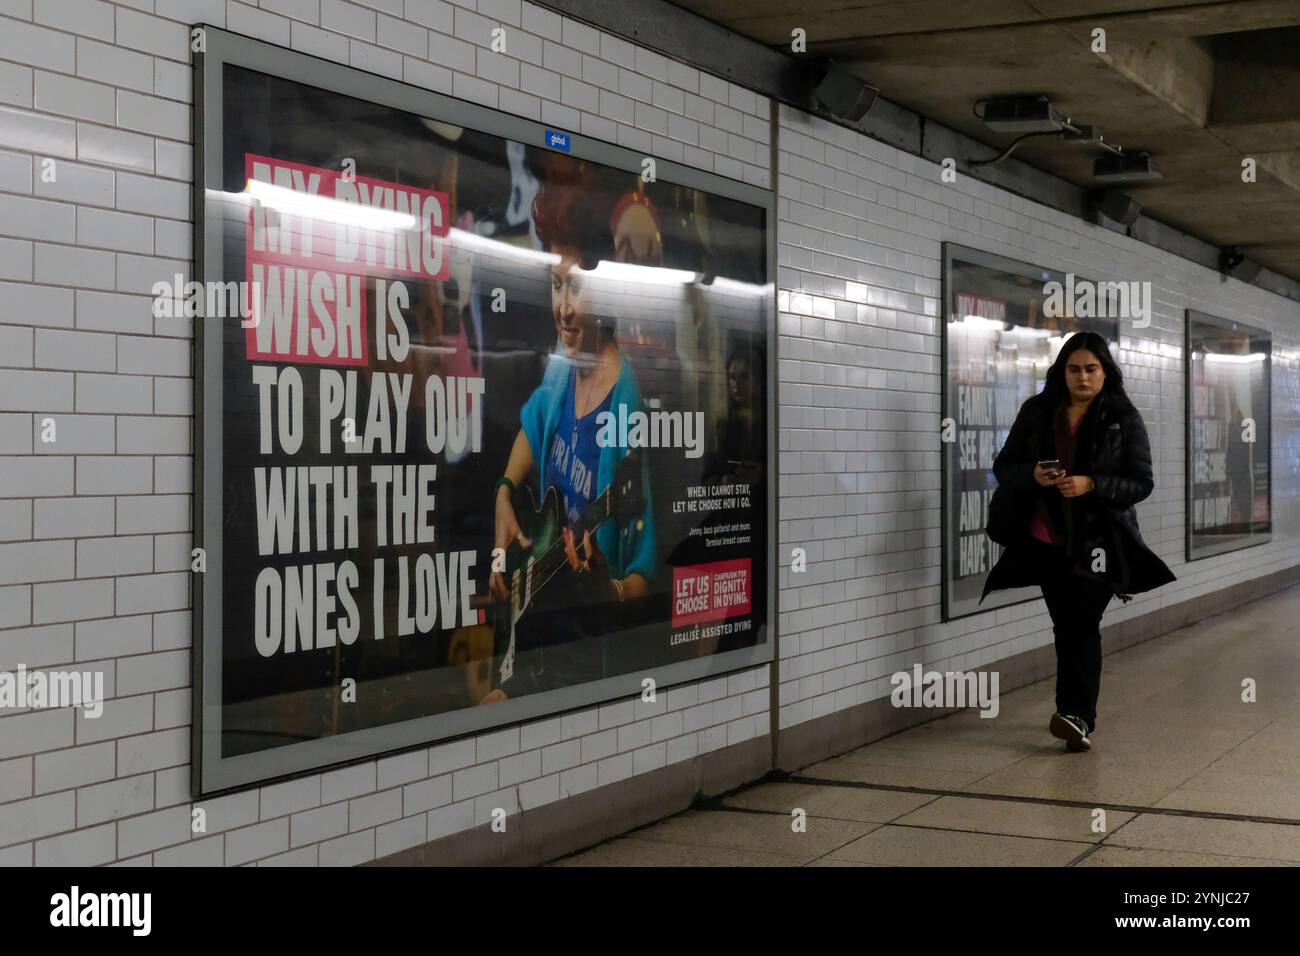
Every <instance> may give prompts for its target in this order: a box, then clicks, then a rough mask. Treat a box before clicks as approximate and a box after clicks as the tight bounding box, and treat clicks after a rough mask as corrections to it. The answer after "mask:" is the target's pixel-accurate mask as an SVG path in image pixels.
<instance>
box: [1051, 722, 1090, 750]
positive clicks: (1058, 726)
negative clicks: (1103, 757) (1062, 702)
mask: <svg viewBox="0 0 1300 956" xmlns="http://www.w3.org/2000/svg"><path fill="white" fill-rule="evenodd" d="M1047 729H1048V730H1049V731H1050V732H1051V734H1052V736H1053V737H1056V738H1058V739H1060V740H1064V741H1065V749H1067V750H1072V751H1075V752H1076V753H1077V752H1079V751H1083V750H1089V749H1091V748H1092V742H1091V741H1089V740H1088V722H1087V721H1086V720H1084V719H1083V718H1082V717H1071V716H1069V715H1066V714H1059V713H1057V714H1053V715H1052V720H1051V722H1050V723H1049V724H1048V725H1047Z"/></svg>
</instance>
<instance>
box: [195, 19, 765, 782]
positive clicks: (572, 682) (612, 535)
mask: <svg viewBox="0 0 1300 956" xmlns="http://www.w3.org/2000/svg"><path fill="white" fill-rule="evenodd" d="M239 51H244V52H242V53H241V52H239ZM217 52H223V53H224V54H225V55H227V56H233V57H235V58H236V59H238V60H240V62H238V63H236V62H232V61H231V60H230V59H227V60H226V61H225V62H224V63H223V65H222V66H221V68H220V69H216V68H215V67H214V68H213V69H212V71H211V72H210V73H208V74H206V79H205V82H206V84H207V88H206V92H205V109H204V126H203V131H204V134H205V152H204V156H205V185H206V189H205V218H204V223H203V227H202V237H203V240H204V243H205V246H204V250H203V256H204V258H203V262H204V265H205V269H204V273H203V275H204V278H205V279H206V280H207V283H208V284H209V285H211V284H212V283H214V282H215V283H217V284H219V285H221V286H223V287H229V288H232V289H233V288H238V289H239V290H240V292H239V294H238V296H237V297H236V298H237V300H238V303H237V304H238V305H239V306H240V309H239V310H238V311H239V314H237V315H234V316H232V317H228V318H224V319H222V318H217V317H212V316H208V317H207V318H205V319H204V325H203V363H202V364H203V374H202V375H201V377H200V384H199V389H200V391H199V403H200V405H201V406H202V407H203V409H204V420H203V434H202V440H203V448H202V454H201V456H200V459H201V464H200V468H199V471H198V473H197V475H196V480H197V482H198V488H199V489H200V494H199V500H200V506H201V507H202V509H203V522H202V525H203V527H202V532H201V537H200V541H199V542H198V543H199V544H200V545H201V546H202V547H203V548H204V549H205V550H206V553H207V569H206V572H205V574H204V576H203V578H202V579H201V580H202V591H203V593H202V614H201V615H196V618H198V620H197V621H196V626H200V627H201V634H202V638H203V641H202V646H203V662H202V679H201V691H202V695H203V700H204V703H203V707H202V709H201V712H200V715H199V721H198V723H199V724H201V727H200V728H199V729H198V731H197V733H198V737H197V738H196V739H197V743H198V746H199V747H200V748H201V751H202V755H203V756H202V763H203V766H202V769H201V773H202V780H201V781H200V782H199V786H198V789H200V790H204V791H206V790H210V789H212V788H214V787H222V786H229V785H236V784H240V783H246V782H251V781H256V780H261V779H266V778H270V777H276V776H281V775H283V774H285V773H290V772H294V771H296V770H302V769H308V768H313V767H319V766H325V765H328V764H330V763H337V762H339V761H342V760H351V759H356V758H357V757H359V756H365V755H368V754H377V753H382V752H385V751H389V750H394V749H398V748H401V747H406V746H413V745H417V744H420V743H424V742H430V741H434V740H437V739H442V738H446V737H449V736H453V735H459V734H464V733H468V732H472V731H474V730H477V729H482V728H486V727H490V726H496V725H500V724H505V723H518V722H520V721H521V720H526V719H529V718H534V717H537V716H540V715H545V714H549V713H554V712H557V711H560V710H567V709H572V708H574V707H578V706H583V705H586V704H590V703H593V702H598V701H602V700H609V699H612V698H614V697H631V696H633V695H639V694H641V693H642V692H643V691H644V690H645V689H646V686H645V682H646V681H647V680H652V681H653V682H654V683H655V684H657V685H658V686H660V687H666V686H668V685H669V684H672V683H674V682H679V681H682V680H687V679H692V678H697V677H702V676H704V675H705V674H715V673H725V672H726V671H728V670H731V669H734V668H737V667H743V666H749V665H752V664H753V663H755V662H758V661H761V660H765V659H769V658H770V655H771V636H770V617H769V598H770V596H771V589H770V587H769V575H770V573H771V565H770V563H769V558H768V554H769V542H770V540H771V534H772V530H773V529H770V525H769V514H770V510H769V500H770V497H771V495H772V494H773V493H774V492H775V483H774V482H773V481H772V480H771V478H770V473H769V459H770V442H769V429H768V423H769V422H770V421H771V416H770V415H769V413H768V410H769V404H770V403H771V402H772V401H773V399H774V396H773V395H772V394H771V391H770V388H769V382H770V371H771V358H772V357H771V345H772V343H771V342H770V341H769V338H768V336H769V329H770V327H771V320H772V316H773V306H774V303H773V294H772V286H771V283H770V281H769V279H770V276H769V270H770V258H769V249H770V247H769V224H770V217H771V199H770V194H769V193H766V192H764V191H762V190H758V189H755V188H752V187H748V186H744V185H742V184H739V183H733V182H728V181H726V180H723V179H721V178H720V177H714V176H707V175H705V174H701V173H696V172H694V171H690V170H685V169H683V168H681V167H673V166H672V165H671V164H668V163H664V164H662V165H661V166H660V168H659V169H658V170H657V171H656V175H653V176H645V175H643V174H642V170H643V166H642V163H641V158H642V157H640V156H639V155H638V154H634V153H631V152H630V151H624V150H619V149H618V148H616V147H610V146H606V145H604V144H594V143H591V142H590V141H583V140H580V139H578V138H576V137H574V136H572V135H570V136H568V138H567V139H565V141H564V144H563V145H564V149H563V151H561V150H558V149H552V148H548V147H549V146H551V145H552V144H554V143H555V139H554V135H555V133H554V131H547V130H545V129H544V127H542V126H540V125H538V124H532V123H528V122H526V121H523V120H519V119H516V118H513V117H506V116H504V115H503V114H499V113H495V112H494V111H489V110H484V109H481V108H478V107H472V106H470V105H468V104H464V103H459V102H457V101H453V100H449V99H446V98H441V97H436V96H434V95H433V94H429V93H427V92H424V91H418V90H414V89H413V88H410V87H402V86H401V85H400V84H395V83H390V82H388V81H381V80H379V79H377V78H374V77H367V76H365V75H363V74H358V73H356V71H351V70H347V69H346V68H342V67H327V66H325V65H322V64H320V63H319V62H318V61H314V60H312V59H310V58H307V57H300V56H296V55H293V54H289V53H287V52H286V51H279V50H276V49H275V48H272V47H268V46H266V45H264V44H257V43H252V42H249V41H236V40H235V39H234V38H232V37H231V35H229V34H224V33H222V32H220V31H210V33H209V37H208V52H207V57H208V58H209V59H211V58H212V57H213V56H214V55H215V54H216V53H217ZM214 86H215V87H216V88H217V89H214ZM216 92H219V94H220V95H219V97H218V98H217V99H216V100H214V99H212V98H211V97H213V96H214V94H215V93H216ZM217 103H219V108H217V105H216V104H217Z"/></svg>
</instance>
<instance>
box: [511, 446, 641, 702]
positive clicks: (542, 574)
mask: <svg viewBox="0 0 1300 956" xmlns="http://www.w3.org/2000/svg"><path fill="white" fill-rule="evenodd" d="M512 504H513V505H514V509H515V516H516V517H517V518H518V520H519V526H520V528H521V529H522V530H523V532H524V534H525V536H527V537H528V538H529V539H530V540H531V541H532V542H533V543H532V547H530V548H527V549H525V548H523V547H521V546H520V545H519V543H518V542H515V543H513V544H511V545H510V547H509V548H507V549H506V580H507V581H509V582H510V601H509V613H508V614H504V613H503V614H500V615H499V617H498V627H500V628H502V630H504V629H505V628H506V627H508V628H509V630H510V644H509V647H508V649H507V650H506V653H505V656H504V658H503V659H502V661H501V668H500V672H499V673H500V679H501V682H505V681H507V680H509V679H510V676H511V675H512V674H513V673H514V669H515V646H516V642H517V638H518V636H519V635H520V633H521V632H522V631H526V630H527V628H528V627H529V626H530V625H531V624H532V621H531V620H530V617H529V612H530V611H532V610H534V609H536V608H538V607H539V605H542V604H544V603H545V601H544V599H545V598H546V597H551V596H553V595H554V593H555V592H556V591H559V590H562V589H561V588H557V587H555V586H554V585H555V584H556V582H557V581H560V580H563V579H566V578H567V575H561V574H560V572H561V571H563V570H564V569H567V568H568V567H569V559H568V557H567V556H566V555H565V553H564V529H565V527H566V525H565V522H564V503H563V501H562V500H561V498H560V494H559V492H557V491H556V490H555V488H547V489H546V495H545V496H544V497H543V498H542V503H541V504H540V505H538V504H537V503H536V499H535V498H534V497H533V493H532V491H531V490H530V489H528V488H518V489H516V490H515V493H514V495H513V498H512ZM644 511H645V497H644V495H642V493H641V465H640V458H639V456H638V453H637V452H636V450H635V449H634V450H632V451H631V452H629V453H628V454H627V456H626V457H624V458H623V460H622V461H620V462H619V464H618V468H617V470H616V471H615V473H614V480H613V481H612V482H611V483H610V485H609V487H608V488H606V489H605V490H604V491H603V492H601V493H600V494H599V495H597V496H596V498H595V499H594V500H592V502H591V503H590V504H588V505H587V509H586V511H584V512H583V514H582V517H581V518H579V519H578V521H577V522H575V523H574V524H572V525H569V526H568V528H569V530H571V531H572V532H573V536H574V538H575V539H577V541H578V542H581V540H582V536H583V534H584V533H585V532H588V531H590V532H591V534H592V536H593V537H595V534H596V529H597V528H599V527H600V526H601V525H603V524H604V523H605V522H606V521H608V520H609V519H610V518H614V517H617V519H618V521H619V524H620V525H621V526H623V527H627V525H628V524H629V523H630V522H632V521H635V520H636V519H637V518H639V517H640V515H641V513H642V512H644Z"/></svg>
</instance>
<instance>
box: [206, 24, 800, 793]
mask: <svg viewBox="0 0 1300 956" xmlns="http://www.w3.org/2000/svg"><path fill="white" fill-rule="evenodd" d="M203 31H204V35H205V49H204V51H203V52H200V53H196V54H195V55H194V91H195V94H194V105H195V108H194V112H193V122H194V144H195V148H194V184H195V185H194V238H195V276H194V278H195V279H196V280H197V281H199V282H204V281H205V279H207V278H208V277H211V278H213V279H216V280H218V281H221V280H222V279H223V277H224V266H225V264H224V262H223V249H222V242H221V225H222V223H221V218H220V216H219V215H217V214H216V213H217V212H219V210H220V209H221V204H222V200H221V198H220V194H221V190H222V186H223V175H222V172H223V170H222V162H223V153H222V147H223V133H224V130H223V125H222V124H223V120H222V117H223V108H224V103H223V76H224V69H225V67H226V66H227V65H231V66H237V67H243V68H246V69H250V70H255V71H258V72H261V73H264V74H268V75H270V76H273V77H277V78H281V79H285V80H290V81H293V82H297V83H301V84H305V85H308V86H312V87H316V88H319V89H322V90H325V91H329V92H334V93H339V94H342V95H345V96H350V97H355V98H358V99H361V100H365V101H368V102H372V103H375V104H378V105H383V106H387V107H391V108H395V109H399V110H404V111H406V112H408V113H412V114H415V115H417V116H422V117H429V118H436V119H438V120H441V121H443V122H446V123H451V124H455V125H459V126H465V127H469V128H472V129H475V130H479V131H482V132H485V133H489V134H493V135H496V136H500V137H502V138H504V139H507V140H515V141H518V142H522V143H530V144H536V145H538V146H542V145H546V143H545V137H546V134H547V132H548V128H547V126H546V125H544V124H542V123H537V122H533V121H531V120H527V119H523V118H521V117H518V116H513V115H510V114H507V113H503V112H500V111H498V110H494V109H489V108H487V107H483V106H477V105H474V104H471V103H467V102H464V101H462V100H457V99H453V98H452V97H449V96H445V95H441V94H438V93H434V92H431V91H429V90H425V89H421V88H418V87H415V86H409V85H407V84H404V83H400V82H398V81H396V80H392V79H389V78H386V77H381V76H377V75H374V74H371V73H366V72H363V71H361V70H358V69H355V68H352V67H348V66H343V65H340V64H337V63H333V62H330V61H327V60H322V59H319V58H316V57H313V56H309V55H306V54H303V53H298V52H295V51H291V50H287V49H284V48H282V47H277V46H274V45H271V44H268V43H264V42H261V41H258V40H253V39H249V38H246V37H242V36H239V35H237V34H234V33H230V32H228V31H225V30H221V29H217V28H214V27H210V26H204V27H203ZM568 151H569V152H571V154H572V155H574V156H576V157H579V158H584V159H590V160H592V161H593V162H597V163H601V164H604V165H606V166H610V167H615V168H618V169H623V170H628V171H631V172H636V173H640V172H641V169H642V160H643V159H644V156H643V154H642V153H639V152H636V151H634V150H631V149H626V148H624V147H620V146H615V145H612V144H609V143H604V142H600V141H598V140H595V139H592V138H590V137H587V136H580V135H572V134H571V135H570V137H569V150H568ZM656 166H657V178H658V179H660V180H666V181H668V182H672V183H678V184H681V185H683V186H687V187H692V188H696V189H700V190H704V191H707V192H710V193H713V194H715V195H718V196H722V197H727V198H730V199H734V200H739V201H742V202H746V203H750V204H752V205H754V206H758V207H761V208H762V209H763V210H764V214H765V242H766V250H765V253H766V254H765V261H766V264H767V280H768V281H767V287H768V290H767V295H766V297H765V298H766V302H765V305H766V306H767V314H766V321H765V331H766V335H767V340H766V352H767V369H766V381H767V403H766V408H765V412H766V417H767V423H766V433H767V485H768V492H767V499H768V500H767V502H766V507H767V542H766V545H767V621H766V623H765V625H764V626H763V628H761V633H760V638H759V640H758V641H757V642H756V644H755V645H754V646H753V647H750V648H743V649H738V650H732V651H727V652H723V653H720V654H716V655H714V656H712V657H706V658H699V659H696V660H689V661H681V662H677V663H673V664H668V665H663V666H660V667H657V668H650V669H647V670H645V671H644V672H642V671H638V672H636V673H629V674H623V675H619V676H615V677H609V678H604V679H601V680H598V681H592V682H589V683H585V684H578V685H574V686H571V687H565V688H561V689H558V690H552V691H547V692H545V693H542V694H536V695H527V696H523V697H519V698H516V699H512V700H506V701H501V702H498V703H495V704H493V705H492V706H490V707H467V708H464V709H461V710H454V711H448V712H446V713H442V714H437V715H431V716H426V717H421V718H417V719H413V720H407V721H403V722H398V723H393V724H389V725H385V726H378V727H370V728H367V729H364V730H359V731H351V732H347V733H343V734H339V735H337V736H331V737H321V738H316V739H312V740H306V741H303V742H300V743H293V744H288V745H285V746H281V747H275V748H273V749H269V750H264V751H260V752H257V753H251V754H244V755H240V756H234V757H223V756H222V755H221V734H222V705H221V701H222V692H221V691H222V688H221V681H222V671H221V647H222V639H223V631H222V611H223V608H222V574H223V565H222V543H223V542H222V535H223V524H222V485H221V479H220V476H221V474H222V466H223V427H224V420H223V390H222V373H223V368H222V365H223V355H222V349H221V343H222V336H223V328H222V325H221V323H220V322H219V321H213V322H201V323H200V325H199V329H198V331H197V333H196V335H195V339H194V343H195V358H194V367H195V424H194V428H195V433H194V439H195V441H194V444H195V451H194V494H193V516H194V517H193V523H194V545H195V547H200V548H203V549H204V550H205V552H206V560H207V570H206V573H204V574H197V575H194V576H193V577H194V584H193V628H194V655H193V670H194V697H193V730H192V735H193V736H192V755H193V756H192V761H191V762H192V789H193V793H194V794H195V795H196V796H198V795H209V794H213V793H216V792H220V791H227V790H232V789H236V788H246V787H248V786H250V785H257V784H261V783H264V782H266V781H270V780H276V779H283V778H286V777H290V776H296V775H302V774H305V773H309V772H314V771H319V770H321V769H322V768H325V767H331V766H337V765H341V764H346V763H351V762H357V761H361V760H367V759H373V758H375V757H377V756H379V755H382V754H388V753H392V752H395V751H401V750H409V749H414V748H417V747H421V746H427V745H430V744H433V743H436V742H440V741H445V740H448V739H451V738H455V737H462V736H466V735H472V734H477V733H480V732H482V731H485V730H489V729H492V728H495V727H503V726H510V725H518V724H520V723H522V722H525V721H529V720H534V719H537V718H541V717H549V716H553V715H556V714H560V713H564V712H567V711H573V710H576V709H579V708H585V707H590V706H592V705H595V704H600V703H603V702H607V701H611V700H616V699H627V698H630V697H632V696H633V695H639V694H640V693H641V689H642V683H641V682H642V680H643V679H645V678H647V677H650V678H653V679H654V681H655V684H656V686H657V687H658V688H659V689H660V692H661V693H662V692H663V689H665V688H668V687H670V686H673V685H677V684H683V683H686V682H690V681H698V680H701V679H704V678H708V677H716V676H719V675H723V674H727V673H729V672H732V671H736V670H739V669H742V668H747V667H753V666H755V665H760V664H764V663H769V662H770V661H771V660H772V659H773V655H774V646H775V627H776V617H775V606H776V599H777V575H776V541H777V536H778V533H779V529H778V526H777V515H776V497H777V488H778V482H777V472H776V464H777V455H776V451H777V434H776V424H775V421H776V415H775V406H776V400H777V396H776V362H777V356H776V344H777V329H776V296H775V292H774V289H775V279H776V269H777V264H776V244H775V229H776V224H775V201H774V197H773V194H772V192H771V191H770V190H767V189H761V188H759V187H757V186H752V185H749V184H747V183H742V182H739V181H736V180H732V179H728V178H725V177H723V176H719V175H716V174H714V173H708V172H703V171H701V170H697V169H693V168H691V167H689V166H685V165H682V164H680V163H675V162H671V161H669V160H666V159H656ZM209 191H215V192H216V194H217V195H214V196H211V197H209V195H208V193H209ZM208 475H211V476H213V480H211V481H208V480H206V477H207V476H208Z"/></svg>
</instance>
